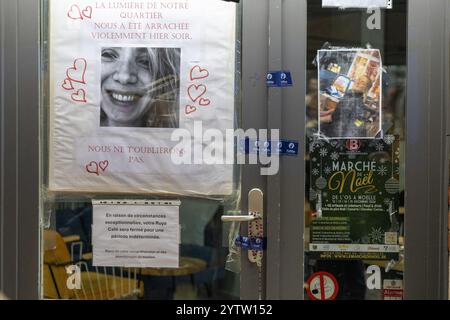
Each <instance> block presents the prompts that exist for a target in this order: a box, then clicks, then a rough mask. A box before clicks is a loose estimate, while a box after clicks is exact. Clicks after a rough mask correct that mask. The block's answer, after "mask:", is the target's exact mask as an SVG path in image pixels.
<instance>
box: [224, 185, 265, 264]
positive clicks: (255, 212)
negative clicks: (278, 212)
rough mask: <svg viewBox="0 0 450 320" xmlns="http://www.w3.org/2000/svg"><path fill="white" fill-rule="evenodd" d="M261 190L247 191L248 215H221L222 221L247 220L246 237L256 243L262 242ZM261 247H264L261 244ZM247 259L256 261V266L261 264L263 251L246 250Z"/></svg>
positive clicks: (262, 212) (262, 197) (262, 211)
mask: <svg viewBox="0 0 450 320" xmlns="http://www.w3.org/2000/svg"><path fill="white" fill-rule="evenodd" d="M263 199H264V196H263V192H262V191H261V190H260V189H252V190H250V192H249V193H248V215H246V216H244V215H235V216H222V218H221V219H222V221H223V222H248V227H247V230H248V236H247V237H248V238H247V239H252V240H255V241H256V242H257V243H258V241H259V243H264V230H263V226H264V221H263V217H264V209H263ZM261 247H264V245H262V246H261ZM248 259H249V260H250V262H252V263H256V264H257V265H258V267H261V266H262V259H263V251H262V249H259V248H258V249H255V250H249V251H248Z"/></svg>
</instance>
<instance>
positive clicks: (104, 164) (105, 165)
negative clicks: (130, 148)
mask: <svg viewBox="0 0 450 320" xmlns="http://www.w3.org/2000/svg"><path fill="white" fill-rule="evenodd" d="M98 166H99V167H100V169H102V171H105V170H106V168H108V166H109V161H108V160H105V161H100V162H99V163H98Z"/></svg>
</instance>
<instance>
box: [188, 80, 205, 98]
mask: <svg viewBox="0 0 450 320" xmlns="http://www.w3.org/2000/svg"><path fill="white" fill-rule="evenodd" d="M205 93H206V87H205V86H204V85H203V84H200V85H198V86H197V85H195V84H192V85H190V86H189V88H188V95H189V98H191V100H192V102H195V101H197V100H198V99H199V98H201V97H202V96H203V95H204V94H205Z"/></svg>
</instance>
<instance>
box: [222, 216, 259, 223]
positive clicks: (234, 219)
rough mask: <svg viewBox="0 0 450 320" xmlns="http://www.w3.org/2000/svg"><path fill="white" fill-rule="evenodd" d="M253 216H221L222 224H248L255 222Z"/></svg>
mask: <svg viewBox="0 0 450 320" xmlns="http://www.w3.org/2000/svg"><path fill="white" fill-rule="evenodd" d="M255 219H256V217H255V216H251V215H248V216H222V221H223V222H250V221H253V220H255Z"/></svg>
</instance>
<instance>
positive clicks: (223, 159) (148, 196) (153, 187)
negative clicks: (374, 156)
mask: <svg viewBox="0 0 450 320" xmlns="http://www.w3.org/2000/svg"><path fill="white" fill-rule="evenodd" d="M205 10H206V11H207V12H208V15H207V16H204V15H203V12H204V11H205ZM241 17H242V8H241V5H237V4H235V3H231V2H225V1H219V0H217V1H216V0H215V1H211V0H189V1H180V2H164V1H160V2H155V1H141V2H139V3H134V2H133V3H131V2H122V1H110V0H105V1H90V0H83V1H81V0H80V1H75V2H74V1H60V0H58V1H56V0H46V1H41V28H42V29H41V37H42V42H41V46H42V47H41V53H42V57H41V65H42V73H41V78H42V79H43V80H44V82H43V85H42V90H41V93H42V101H41V115H42V117H41V124H40V125H41V135H42V141H41V179H42V184H41V195H42V199H41V218H42V221H43V226H42V230H41V232H42V235H41V239H42V245H41V271H42V295H41V296H42V298H45V299H83V300H85V299H87V300H90V299H122V298H130V297H131V298H139V299H221V300H223V299H239V298H241V297H253V298H258V297H263V294H264V293H263V292H264V291H263V290H264V288H263V279H262V272H263V269H262V267H263V265H262V260H261V258H262V253H261V252H262V250H263V246H262V245H261V246H260V249H258V248H255V247H251V248H252V249H253V250H252V251H251V252H255V256H256V257H257V258H258V259H257V260H258V261H256V260H252V261H249V258H248V257H249V255H248V254H247V251H246V250H242V251H241V248H240V247H238V244H237V243H236V241H235V240H236V238H237V236H238V235H239V228H240V224H239V223H238V222H236V221H239V220H240V219H239V218H233V217H234V216H240V215H242V214H244V215H247V217H248V209H247V207H248V206H249V205H255V202H254V201H253V200H252V199H247V197H248V194H249V191H250V190H251V189H253V188H259V191H258V192H259V194H263V192H264V189H263V188H262V187H261V186H260V185H258V184H254V183H253V182H254V181H255V179H253V178H252V176H253V175H252V174H250V175H248V174H247V175H245V170H244V178H243V175H242V171H241V166H240V165H238V164H237V163H236V161H235V160H236V159H235V158H236V155H235V153H234V151H235V150H234V144H235V142H237V143H239V142H240V140H239V139H238V140H237V141H235V140H236V135H235V136H233V134H234V133H233V130H235V129H238V128H240V127H241V126H242V119H243V117H242V114H241V83H240V79H241V70H240V69H241V67H240V66H241V53H240V43H241V24H240V21H241ZM248 111H249V110H248ZM248 111H247V112H248ZM247 114H248V113H247ZM245 117H246V116H245ZM245 117H244V120H245V119H246V118H245ZM230 130H231V140H227V139H228V138H229V135H228V132H229V131H230ZM220 139H223V141H219V140H220ZM245 177H247V178H245ZM259 200H260V202H258V204H256V207H258V205H261V207H260V208H261V210H262V205H263V202H262V201H263V198H261V199H259ZM224 216H225V217H226V216H227V217H228V218H227V219H223V217H224ZM222 220H225V222H226V223H224V222H223V221H222ZM257 220H258V224H257V225H259V226H260V229H258V230H259V231H258V233H257V234H255V235H254V236H255V237H259V238H260V239H262V238H263V234H262V233H261V232H263V230H262V225H261V221H262V220H259V219H257ZM242 229H243V230H244V232H245V234H244V235H246V233H247V225H245V226H243V227H242ZM252 240H255V239H252ZM252 245H253V243H252ZM241 255H242V260H241ZM246 275H249V276H248V277H247V276H246ZM255 275H259V276H256V277H255ZM241 278H242V279H243V280H242V281H241ZM241 288H243V290H244V293H241Z"/></svg>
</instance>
